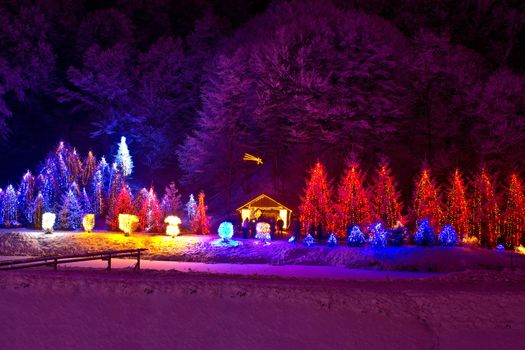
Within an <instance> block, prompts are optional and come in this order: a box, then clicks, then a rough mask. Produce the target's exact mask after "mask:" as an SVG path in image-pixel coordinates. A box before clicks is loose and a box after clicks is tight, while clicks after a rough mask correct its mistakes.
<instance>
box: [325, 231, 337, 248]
mask: <svg viewBox="0 0 525 350" xmlns="http://www.w3.org/2000/svg"><path fill="white" fill-rule="evenodd" d="M327 243H328V246H329V247H335V246H336V245H337V238H336V237H335V234H334V233H333V232H331V233H330V234H329V235H328V241H327Z"/></svg>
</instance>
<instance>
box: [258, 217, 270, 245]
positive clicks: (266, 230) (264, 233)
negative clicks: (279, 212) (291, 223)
mask: <svg viewBox="0 0 525 350" xmlns="http://www.w3.org/2000/svg"><path fill="white" fill-rule="evenodd" d="M255 231H256V232H257V233H256V234H255V238H257V239H258V240H260V241H262V242H263V243H267V241H269V240H270V239H271V238H272V237H271V236H270V224H269V223H267V222H258V223H257V225H255ZM268 244H269V243H268Z"/></svg>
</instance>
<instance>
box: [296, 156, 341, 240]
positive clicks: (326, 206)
mask: <svg viewBox="0 0 525 350" xmlns="http://www.w3.org/2000/svg"><path fill="white" fill-rule="evenodd" d="M331 197H332V190H331V186H330V183H329V182H328V180H327V175H326V170H325V168H324V166H323V165H322V164H321V163H320V162H317V163H316V164H315V166H314V167H313V168H312V170H310V179H309V180H307V181H306V188H305V190H304V195H303V196H302V197H301V205H300V207H299V212H300V220H301V222H302V224H303V229H304V230H305V231H308V230H309V228H310V226H311V225H314V226H316V227H317V226H318V225H319V224H321V225H322V226H323V227H324V228H325V229H328V230H331V229H332V227H333V226H334V225H333V219H334V215H333V212H334V208H333V203H332V200H331Z"/></svg>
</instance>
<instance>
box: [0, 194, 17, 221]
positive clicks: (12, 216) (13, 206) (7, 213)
mask: <svg viewBox="0 0 525 350" xmlns="http://www.w3.org/2000/svg"><path fill="white" fill-rule="evenodd" d="M17 197H18V195H17V193H16V191H15V188H14V187H13V185H9V186H7V188H6V190H5V192H4V196H3V200H2V218H3V225H4V226H5V227H12V226H17V225H18V215H17V214H18V213H17Z"/></svg>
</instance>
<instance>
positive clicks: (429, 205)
mask: <svg viewBox="0 0 525 350" xmlns="http://www.w3.org/2000/svg"><path fill="white" fill-rule="evenodd" d="M413 201H414V202H413V208H412V209H413V215H414V216H415V221H416V222H419V221H420V220H422V219H425V218H426V219H428V220H429V222H430V225H431V226H434V227H439V226H440V225H441V223H442V219H443V210H442V206H441V197H440V194H439V190H438V187H437V185H436V184H435V182H434V180H433V179H432V178H431V174H430V169H429V168H428V167H426V166H425V167H423V169H422V170H421V174H420V176H419V178H418V180H417V182H416V189H415V191H414V199H413Z"/></svg>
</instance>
